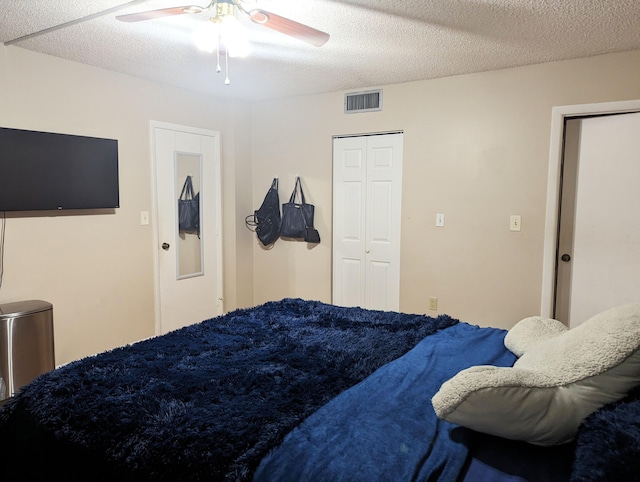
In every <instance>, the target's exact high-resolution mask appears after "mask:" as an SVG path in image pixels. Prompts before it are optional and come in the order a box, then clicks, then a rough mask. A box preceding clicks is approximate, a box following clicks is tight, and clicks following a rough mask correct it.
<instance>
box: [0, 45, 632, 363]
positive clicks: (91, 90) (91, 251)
mask: <svg viewBox="0 0 640 482" xmlns="http://www.w3.org/2000/svg"><path fill="white" fill-rule="evenodd" d="M632 98H640V51H635V52H630V53H625V54H617V55H608V56H602V57H596V58H592V59H584V60H578V61H570V62H560V63H553V64H545V65H538V66H532V67H526V68H520V69H510V70H503V71H498V72H488V73H482V74H476V75H467V76H460V77H453V78H447V79H440V80H433V81H424V82H414V83H407V84H398V85H390V86H385V87H384V111H383V112H380V113H371V114H351V115H344V114H343V107H342V106H343V92H336V93H328V94H322V95H315V96H305V97H300V98H288V99H281V100H278V101H266V102H260V103H256V104H254V105H252V106H249V105H246V104H244V103H240V102H233V101H226V100H221V99H215V98H207V97H204V96H203V95H202V94H195V93H190V92H186V91H183V90H179V89H175V88H172V87H169V86H165V85H161V84H155V83H152V82H147V81H144V80H141V79H137V78H133V77H129V76H125V75H120V74H115V73H112V72H108V71H104V70H101V69H96V68H93V67H89V66H85V65H81V64H76V63H73V62H67V61H64V60H61V59H57V58H54V57H49V56H45V55H40V54H36V53H33V52H29V51H27V50H23V49H19V48H15V47H0V125H1V126H7V127H16V128H24V129H35V130H45V131H54V132H65V133H73V134H79V135H90V136H97V137H110V138H117V139H119V149H120V189H121V192H120V195H121V206H122V207H121V208H119V209H117V210H116V211H115V214H101V215H87V214H82V213H80V214H73V215H70V214H64V213H63V214H58V213H39V214H38V215H37V216H33V215H23V214H19V213H7V224H6V240H5V256H4V281H3V285H2V287H1V288H0V303H8V302H12V301H19V300H25V299H43V300H46V301H50V302H51V303H53V305H54V318H55V320H54V323H55V337H56V362H57V363H58V364H60V363H65V362H67V361H70V360H73V359H76V358H80V357H82V356H85V355H89V354H93V353H96V352H99V351H102V350H105V349H109V348H112V347H114V346H117V345H120V344H123V343H128V342H131V341H135V340H138V339H140V338H144V337H147V336H151V335H153V334H154V329H155V326H154V322H155V321H154V300H153V296H154V292H153V291H154V289H153V284H154V273H153V259H154V252H155V249H157V248H156V246H154V245H153V233H152V229H153V225H149V226H140V211H150V212H151V211H152V206H151V179H150V154H149V122H150V121H151V120H158V121H163V122H170V123H175V124H183V125H188V126H193V127H200V128H205V129H211V130H217V131H220V132H221V137H222V142H221V146H222V176H223V256H224V267H223V270H224V294H225V309H226V310H231V309H234V308H236V307H244V306H251V305H253V304H257V303H261V302H263V301H266V300H271V299H279V298H282V297H286V296H299V297H302V298H309V299H318V300H322V301H327V302H329V301H330V300H331V210H332V206H331V202H332V200H331V175H332V167H331V145H332V144H331V137H332V136H333V135H336V134H354V133H366V132H379V131H388V130H404V132H405V136H404V139H405V149H404V156H405V159H404V187H403V227H402V261H401V286H400V289H401V293H402V294H401V299H400V307H401V310H403V311H408V312H417V313H425V312H426V313H428V314H435V312H429V311H428V310H427V298H428V297H430V296H436V297H438V298H439V306H438V307H439V312H446V313H450V314H452V315H454V316H457V317H460V318H461V319H463V320H466V321H470V322H472V323H477V324H483V325H493V326H502V327H509V326H511V325H512V324H513V323H515V322H516V321H518V320H519V319H520V318H522V317H524V316H528V315H530V314H535V313H539V306H540V288H541V272H542V249H543V236H544V233H543V229H544V215H545V199H546V181H547V166H548V155H549V129H550V119H551V108H552V106H554V105H565V104H581V103H591V102H601V101H602V102H604V101H614V100H624V99H632ZM203 106H205V108H203ZM296 174H300V175H301V176H302V178H303V183H304V187H305V193H306V194H307V197H308V200H309V202H312V203H314V204H315V205H316V225H317V227H318V229H319V230H320V234H321V236H322V243H321V244H320V245H318V246H316V247H313V248H310V247H308V246H307V245H306V243H302V242H301V243H296V242H285V241H282V240H279V241H278V242H277V243H276V245H275V246H274V247H273V249H271V250H264V249H262V248H261V247H260V244H259V242H258V241H257V239H256V237H255V235H254V234H253V233H251V232H250V231H249V230H248V229H247V228H246V227H245V225H244V218H245V216H246V215H248V214H250V213H252V212H253V210H254V209H256V208H257V207H258V206H259V205H260V203H261V202H262V199H263V197H264V194H265V193H266V191H267V188H268V187H269V185H270V184H271V180H272V178H273V177H274V176H276V175H277V176H279V178H280V197H281V201H284V200H286V199H287V198H288V197H289V195H290V193H291V189H292V188H293V182H294V176H295V175H296ZM436 212H443V213H445V215H446V226H445V227H444V228H435V226H434V218H435V213H436ZM510 214H521V215H522V223H523V230H522V232H520V233H511V232H509V230H508V219H509V215H510ZM152 221H153V220H152Z"/></svg>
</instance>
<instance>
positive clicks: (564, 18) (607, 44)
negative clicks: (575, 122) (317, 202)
mask: <svg viewBox="0 0 640 482" xmlns="http://www.w3.org/2000/svg"><path fill="white" fill-rule="evenodd" d="M193 2H194V4H197V5H201V6H206V5H207V0H200V1H199V0H193ZM185 4H188V0H187V1H184V0H169V1H167V0H137V1H129V2H126V1H122V0H119V1H118V0H91V1H78V0H2V13H1V14H0V15H1V16H0V41H2V42H4V43H5V45H7V43H8V44H9V46H8V47H7V48H14V47H18V48H24V49H29V50H34V51H37V52H42V53H45V54H49V55H53V56H56V57H62V58H65V59H70V60H74V61H77V62H82V63H85V64H90V65H94V66H97V67H101V68H104V69H109V70H113V71H117V72H122V73H125V74H130V75H134V76H138V77H143V78H146V79H151V80H155V81H158V82H163V83H167V84H171V85H175V86H179V87H183V88H186V89H190V90H195V91H199V92H206V93H210V94H213V95H220V96H225V97H237V98H244V99H262V98H269V97H280V96H288V95H301V94H311V93H319V92H331V91H353V90H359V89H363V88H368V87H378V86H382V85H385V84H391V83H397V82H406V81H413V80H421V79H432V78H438V77H446V76H451V75H458V74H466V73H471V72H480V71H486V70H494V69H501V68H507V67H514V66H521V65H528V64H535V63H542V62H549V61H554V60H563V59H570V58H579V57H588V56H593V55H598V54H603V53H610V52H618V51H626V50H633V49H640V1H639V0H618V1H613V0H430V1H423V0H420V1H419V0H395V1H389V0H340V1H338V0H257V1H255V0H254V1H253V2H246V4H247V5H248V6H254V7H255V6H257V7H259V8H262V9H264V10H267V11H270V12H273V13H275V14H278V15H281V16H284V17H287V18H289V19H292V20H295V21H297V22H300V23H303V24H307V25H310V26H312V27H314V28H317V29H319V30H322V31H325V32H328V33H329V34H330V35H331V38H330V40H329V42H327V44H325V45H324V46H323V47H313V46H310V45H307V44H305V43H303V42H300V41H298V40H296V39H293V38H290V37H287V36H285V35H283V34H281V33H278V32H274V31H273V30H269V29H266V28H264V27H262V26H259V25H256V24H253V23H252V22H250V21H249V20H248V19H247V18H246V17H245V18H243V19H241V21H242V24H243V25H245V26H246V29H247V31H248V33H249V39H250V42H251V45H252V52H251V54H250V55H249V56H248V57H246V58H231V59H229V63H230V65H229V67H230V70H229V76H230V80H231V83H230V85H225V84H224V74H216V55H215V54H205V53H202V52H200V51H198V50H197V48H196V47H195V46H194V42H193V40H192V37H191V33H192V32H193V30H194V29H195V28H196V27H197V26H198V25H202V24H204V23H206V22H207V21H208V18H209V17H210V16H211V14H207V13H206V12H204V13H200V14H194V15H179V16H173V17H165V18H161V19H155V20H148V21H144V22H137V23H125V22H121V21H118V20H116V18H115V16H116V15H120V14H125V13H133V12H140V11H144V10H154V9H158V8H166V7H173V6H182V5H185ZM105 11H107V12H106V13H104V14H103V12H105ZM63 24H66V26H63V27H62V28H59V26H61V25H63ZM43 31H44V32H43ZM36 32H40V33H39V34H37V35H33V36H30V34H33V33H36ZM24 36H30V37H29V38H25V39H20V38H21V37H24ZM223 65H224V61H223Z"/></svg>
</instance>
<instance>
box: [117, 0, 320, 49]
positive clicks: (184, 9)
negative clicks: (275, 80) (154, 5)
mask: <svg viewBox="0 0 640 482" xmlns="http://www.w3.org/2000/svg"><path fill="white" fill-rule="evenodd" d="M209 10H211V11H212V12H213V14H214V15H213V16H212V17H211V19H210V20H211V21H213V22H217V21H221V20H222V19H223V18H224V17H227V16H230V15H231V16H235V14H236V11H237V10H239V11H240V12H242V13H243V14H245V15H247V16H248V17H249V19H251V21H252V22H253V23H256V24H258V25H262V26H264V27H267V28H270V29H272V30H275V31H277V32H280V33H282V34H285V35H289V36H290V37H293V38H296V39H298V40H302V41H303V42H306V43H308V44H311V45H314V46H316V47H321V46H323V45H324V44H325V43H327V41H328V40H329V34H328V33H326V32H322V31H320V30H317V29H315V28H313V27H309V26H308V25H304V24H302V23H298V22H295V21H294V20H290V19H288V18H285V17H281V16H280V15H276V14H275V13H271V12H267V11H266V10H262V9H260V8H254V9H251V10H247V9H245V8H244V7H243V5H242V0H212V1H211V3H210V4H209V5H207V6H206V7H200V6H198V5H184V6H181V7H170V8H161V9H159V10H147V11H145V12H139V13H130V14H125V15H118V16H116V18H117V19H118V20H120V21H122V22H141V21H144V20H153V19H156V18H161V17H167V16H171V15H183V14H194V13H202V12H204V11H209Z"/></svg>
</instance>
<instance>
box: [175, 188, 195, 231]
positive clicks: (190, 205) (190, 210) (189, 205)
mask: <svg viewBox="0 0 640 482" xmlns="http://www.w3.org/2000/svg"><path fill="white" fill-rule="evenodd" d="M178 230H179V231H180V232H181V233H196V234H198V235H199V234H200V193H198V194H196V195H194V194H193V182H192V180H191V176H187V178H186V179H185V180H184V185H183V186H182V192H181V193H180V198H178Z"/></svg>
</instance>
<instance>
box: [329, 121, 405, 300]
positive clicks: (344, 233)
mask: <svg viewBox="0 0 640 482" xmlns="http://www.w3.org/2000/svg"><path fill="white" fill-rule="evenodd" d="M402 150H403V134H402V133H395V134H384V135H370V136H357V137H337V138H335V139H334V141H333V303H334V304H336V305H341V306H360V307H363V308H369V309H377V310H394V311H397V310H398V309H399V305H400V225H401V204H402V157H403V153H402Z"/></svg>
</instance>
